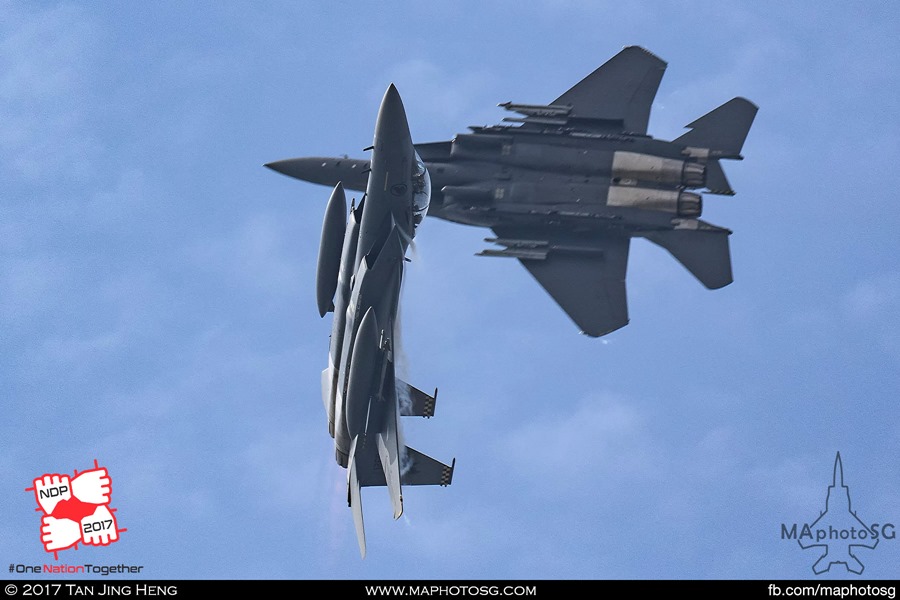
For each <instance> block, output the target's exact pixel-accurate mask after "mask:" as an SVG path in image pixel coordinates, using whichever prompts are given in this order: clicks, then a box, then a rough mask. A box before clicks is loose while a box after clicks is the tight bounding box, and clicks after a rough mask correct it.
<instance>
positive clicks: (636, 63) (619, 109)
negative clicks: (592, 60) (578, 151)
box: [551, 46, 666, 134]
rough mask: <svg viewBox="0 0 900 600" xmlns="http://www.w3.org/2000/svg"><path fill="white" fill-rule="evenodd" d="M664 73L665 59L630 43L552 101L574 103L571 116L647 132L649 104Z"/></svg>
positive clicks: (632, 130)
mask: <svg viewBox="0 0 900 600" xmlns="http://www.w3.org/2000/svg"><path fill="white" fill-rule="evenodd" d="M665 72H666V63H665V61H663V60H661V59H660V58H658V57H657V56H655V55H654V54H651V53H650V52H648V51H647V50H644V49H643V48H641V47H639V46H629V47H627V48H625V49H624V50H622V51H621V52H619V53H618V54H616V55H615V56H613V57H612V58H611V59H609V60H608V61H606V62H605V63H603V64H602V65H600V67H599V68H597V70H595V71H594V72H593V73H591V74H590V75H588V76H587V77H585V78H584V79H582V80H581V81H580V82H579V83H577V84H575V86H574V87H572V88H571V89H569V91H567V92H566V93H564V94H563V95H562V96H560V97H559V98H557V99H556V100H554V101H553V102H552V103H551V104H553V105H569V106H571V107H572V111H571V113H570V114H569V117H570V118H572V117H576V118H581V119H596V120H603V121H621V122H622V130H623V131H627V132H631V133H641V134H646V133H647V122H648V121H649V120H650V107H651V105H652V104H653V99H654V98H655V97H656V91H657V89H659V82H660V81H662V76H663V74H664V73H665Z"/></svg>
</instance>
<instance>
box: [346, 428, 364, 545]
mask: <svg viewBox="0 0 900 600" xmlns="http://www.w3.org/2000/svg"><path fill="white" fill-rule="evenodd" d="M358 440H359V436H356V437H354V438H353V442H351V444H350V466H349V468H348V469H347V504H349V505H350V510H351V511H352V512H353V525H354V527H356V541H357V542H358V543H359V554H360V556H361V557H362V558H365V557H366V528H365V525H364V523H363V512H362V494H361V493H360V482H359V469H358V467H357V466H356V443H357V441H358Z"/></svg>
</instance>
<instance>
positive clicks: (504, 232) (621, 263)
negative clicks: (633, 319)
mask: <svg viewBox="0 0 900 600" xmlns="http://www.w3.org/2000/svg"><path fill="white" fill-rule="evenodd" d="M494 232H495V233H496V234H497V235H498V236H500V237H499V238H497V239H494V240H489V241H493V242H495V243H498V244H500V245H503V246H506V247H507V248H506V249H505V250H488V251H485V252H484V253H482V255H483V256H510V257H514V258H518V259H519V261H520V262H521V263H522V265H524V267H525V268H526V269H528V271H529V272H530V273H531V274H532V275H533V276H534V278H535V279H537V281H538V283H540V284H541V286H543V288H544V289H545V290H547V292H548V293H549V294H550V295H551V296H552V297H553V299H554V300H556V302H557V304H559V306H560V307H561V308H562V309H563V310H564V311H565V312H566V314H567V315H569V317H570V318H571V319H572V320H573V321H575V324H576V325H578V326H579V327H580V328H581V330H582V332H583V333H585V334H587V335H589V336H592V337H599V336H602V335H606V334H607V333H610V332H612V331H615V330H616V329H619V328H621V327H624V326H625V325H627V324H628V301H627V297H626V293H625V272H626V270H627V267H628V248H629V242H630V238H629V237H628V236H627V235H620V234H615V233H604V234H597V233H591V234H590V235H588V234H566V235H564V236H556V237H555V238H554V239H546V232H545V233H544V237H543V239H541V237H540V235H539V234H538V232H535V231H527V230H516V229H513V228H510V229H507V228H496V229H494Z"/></svg>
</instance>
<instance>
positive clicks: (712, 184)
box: [706, 160, 734, 196]
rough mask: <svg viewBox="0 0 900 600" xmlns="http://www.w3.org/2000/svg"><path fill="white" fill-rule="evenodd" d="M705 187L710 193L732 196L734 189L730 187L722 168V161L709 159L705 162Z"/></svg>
mask: <svg viewBox="0 0 900 600" xmlns="http://www.w3.org/2000/svg"><path fill="white" fill-rule="evenodd" d="M706 188H707V189H708V190H709V193H710V194H718V195H720V196H734V190H733V189H731V184H730V183H728V178H727V177H725V171H723V170H722V163H720V162H719V161H718V160H711V161H709V162H708V163H707V164H706Z"/></svg>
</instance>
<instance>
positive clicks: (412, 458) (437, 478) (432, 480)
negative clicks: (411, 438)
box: [400, 446, 456, 486]
mask: <svg viewBox="0 0 900 600" xmlns="http://www.w3.org/2000/svg"><path fill="white" fill-rule="evenodd" d="M405 454H406V456H405V460H403V461H402V466H403V470H402V472H401V473H400V483H402V484H403V485H444V486H446V485H450V484H451V483H452V482H453V469H455V468H456V459H455V458H454V459H453V462H452V463H450V465H445V464H444V463H442V462H440V461H437V460H435V459H433V458H431V457H430V456H427V455H425V454H422V453H421V452H419V451H418V450H413V449H412V448H410V447H408V446H407V448H406V453H405Z"/></svg>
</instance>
